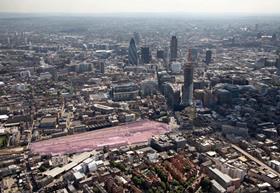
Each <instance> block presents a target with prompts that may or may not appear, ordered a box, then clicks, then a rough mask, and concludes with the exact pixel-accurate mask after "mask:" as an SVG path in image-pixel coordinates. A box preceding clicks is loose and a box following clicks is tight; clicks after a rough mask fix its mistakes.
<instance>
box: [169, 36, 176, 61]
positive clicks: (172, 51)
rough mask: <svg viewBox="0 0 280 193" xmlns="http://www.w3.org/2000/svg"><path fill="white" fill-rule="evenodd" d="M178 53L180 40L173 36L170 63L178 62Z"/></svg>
mask: <svg viewBox="0 0 280 193" xmlns="http://www.w3.org/2000/svg"><path fill="white" fill-rule="evenodd" d="M177 51H178V40H177V37H176V36H172V38H171V42H170V61H176V59H177Z"/></svg>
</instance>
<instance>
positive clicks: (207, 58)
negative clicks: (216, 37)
mask: <svg viewBox="0 0 280 193" xmlns="http://www.w3.org/2000/svg"><path fill="white" fill-rule="evenodd" d="M211 61H212V51H211V50H207V51H206V56H205V63H206V64H207V65H209V64H210V63H211Z"/></svg>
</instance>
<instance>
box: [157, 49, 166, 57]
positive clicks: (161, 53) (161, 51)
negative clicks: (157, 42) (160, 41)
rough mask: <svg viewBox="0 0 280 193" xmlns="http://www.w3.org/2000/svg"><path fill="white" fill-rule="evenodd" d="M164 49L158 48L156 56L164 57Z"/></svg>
mask: <svg viewBox="0 0 280 193" xmlns="http://www.w3.org/2000/svg"><path fill="white" fill-rule="evenodd" d="M164 54H165V53H164V50H158V51H157V58H161V59H164V58H165V57H164Z"/></svg>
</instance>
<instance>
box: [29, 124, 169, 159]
mask: <svg viewBox="0 0 280 193" xmlns="http://www.w3.org/2000/svg"><path fill="white" fill-rule="evenodd" d="M170 131H171V128H170V127H169V125H167V124H165V123H160V122H155V121H150V120H141V121H137V122H133V123H128V124H125V125H121V126H116V127H110V128H105V129H100V130H95V131H90V132H85V133H80V134H76V135H68V136H65V137H59V138H54V139H49V140H45V141H39V142H35V143H32V144H31V145H30V149H31V151H32V152H34V153H39V154H41V155H46V154H52V155H58V154H69V153H78V152H84V151H91V150H98V149H102V148H103V146H109V147H111V148H115V147H120V146H124V145H132V144H137V143H143V142H147V141H148V140H149V139H150V138H151V137H152V136H154V135H160V134H164V133H167V132H170Z"/></svg>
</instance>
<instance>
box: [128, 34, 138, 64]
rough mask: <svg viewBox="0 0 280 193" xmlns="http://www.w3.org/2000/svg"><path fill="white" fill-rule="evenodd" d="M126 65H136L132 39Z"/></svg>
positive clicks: (134, 45) (136, 56)
mask: <svg viewBox="0 0 280 193" xmlns="http://www.w3.org/2000/svg"><path fill="white" fill-rule="evenodd" d="M128 63H129V64H130V65H138V55H137V48H136V44H135V40H134V39H133V38H132V39H131V40H130V43H129V48H128Z"/></svg>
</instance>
